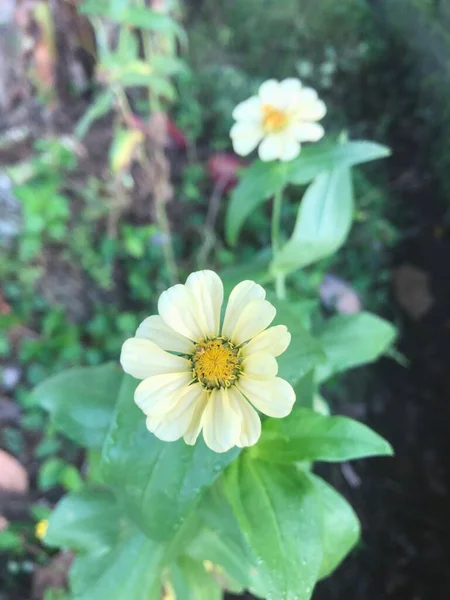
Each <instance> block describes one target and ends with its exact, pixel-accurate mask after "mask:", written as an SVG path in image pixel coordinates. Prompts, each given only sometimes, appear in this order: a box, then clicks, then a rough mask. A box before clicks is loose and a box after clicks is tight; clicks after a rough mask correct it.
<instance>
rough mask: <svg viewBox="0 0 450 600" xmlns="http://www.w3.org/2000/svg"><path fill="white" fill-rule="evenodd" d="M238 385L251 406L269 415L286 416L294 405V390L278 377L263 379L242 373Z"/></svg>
mask: <svg viewBox="0 0 450 600" xmlns="http://www.w3.org/2000/svg"><path fill="white" fill-rule="evenodd" d="M238 386H239V389H240V390H241V392H242V393H243V394H244V396H245V397H246V398H248V400H249V401H250V402H251V403H252V404H253V406H254V407H255V408H257V409H258V410H259V411H260V412H262V413H264V414H265V415H268V416H269V417H277V418H281V417H286V416H287V415H288V414H289V413H290V412H291V410H292V407H293V406H294V402H295V392H294V390H293V388H292V386H291V385H290V384H289V383H288V382H287V381H285V380H284V379H281V378H280V377H275V378H274V379H269V380H263V379H251V378H250V377H245V375H244V376H243V377H241V378H240V379H239V382H238Z"/></svg>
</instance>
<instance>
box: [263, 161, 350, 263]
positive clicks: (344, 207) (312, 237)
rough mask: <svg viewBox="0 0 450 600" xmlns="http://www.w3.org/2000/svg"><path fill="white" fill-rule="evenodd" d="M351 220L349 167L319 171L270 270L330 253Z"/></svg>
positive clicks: (335, 247) (309, 261) (343, 237)
mask: <svg viewBox="0 0 450 600" xmlns="http://www.w3.org/2000/svg"><path fill="white" fill-rule="evenodd" d="M352 219H353V189H352V183H351V174H350V169H349V168H347V167H340V168H337V169H333V170H332V171H326V172H324V173H321V174H320V175H318V176H317V178H316V179H315V180H314V182H313V183H312V184H311V185H310V186H309V188H308V189H307V190H306V193H305V195H304V197H303V200H302V202H301V204H300V208H299V211H298V215H297V221H296V223H295V227H294V231H293V233H292V236H291V237H290V239H289V240H288V241H287V242H286V244H285V245H284V246H283V247H282V248H281V250H280V252H279V253H278V254H277V255H276V256H275V257H274V259H273V261H272V265H271V270H272V272H274V273H277V272H283V273H288V272H290V271H294V270H296V269H299V268H301V267H305V266H307V265H310V264H312V263H314V262H316V261H318V260H321V259H322V258H325V257H327V256H330V255H331V254H333V253H334V252H336V250H338V248H340V247H341V246H342V244H343V243H344V242H345V240H346V238H347V235H348V233H349V231H350V227H351V224H352Z"/></svg>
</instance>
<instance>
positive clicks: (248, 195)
mask: <svg viewBox="0 0 450 600" xmlns="http://www.w3.org/2000/svg"><path fill="white" fill-rule="evenodd" d="M389 154H390V152H389V149H388V148H386V147H385V146H381V145H380V144H375V143H373V142H367V141H352V142H342V143H338V142H335V141H334V142H330V141H328V140H323V141H322V142H320V143H318V144H311V145H309V146H307V147H306V148H303V149H302V151H301V153H300V156H299V157H298V158H297V159H296V160H294V161H292V162H290V163H284V164H280V163H278V162H277V161H273V162H270V163H264V162H262V161H259V160H256V161H255V162H254V163H253V164H252V165H251V166H250V167H248V168H247V169H246V170H245V171H244V172H243V173H242V176H241V179H240V181H239V184H238V186H237V187H236V188H235V189H234V191H233V193H232V195H231V199H230V204H229V206H228V212H227V215H226V221H225V229H226V238H227V241H228V243H230V244H235V243H236V241H237V238H238V235H239V232H240V230H241V228H242V225H243V224H244V222H245V221H246V219H247V218H248V217H249V216H250V215H251V214H252V212H253V211H254V210H255V209H256V208H257V207H258V206H259V205H260V204H262V203H263V202H264V201H265V200H267V199H268V198H270V197H272V196H273V195H274V194H276V193H277V192H278V191H280V190H282V189H283V188H284V187H285V186H286V185H287V184H294V185H303V184H306V183H309V182H310V181H312V180H313V179H314V178H315V177H317V175H319V173H321V172H322V171H331V170H333V169H335V168H337V167H351V166H353V165H357V164H361V163H365V162H369V161H371V160H376V159H379V158H384V157H386V156H389Z"/></svg>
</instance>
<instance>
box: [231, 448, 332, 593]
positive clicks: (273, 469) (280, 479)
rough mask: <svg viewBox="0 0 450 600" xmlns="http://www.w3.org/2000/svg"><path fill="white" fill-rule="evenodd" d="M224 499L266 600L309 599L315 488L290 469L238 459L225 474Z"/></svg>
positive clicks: (315, 554)
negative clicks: (252, 556) (251, 557)
mask: <svg viewBox="0 0 450 600" xmlns="http://www.w3.org/2000/svg"><path fill="white" fill-rule="evenodd" d="M225 485H226V491H227V495H228V498H229V500H230V503H231V505H232V506H233V510H234V513H235V515H236V518H237V519H238V521H239V524H240V526H241V528H242V531H243V533H244V535H245V536H246V537H247V539H248V542H249V544H250V546H251V548H252V550H253V552H254V553H255V555H256V556H257V557H258V570H259V575H260V577H261V580H262V582H263V584H264V587H265V598H267V600H308V599H309V598H311V595H312V591H313V587H314V584H315V582H316V580H317V576H318V573H319V569H320V565H321V562H322V543H321V522H320V511H319V506H318V502H317V498H316V493H315V488H314V486H313V484H312V483H311V481H310V480H309V479H308V477H307V476H306V475H305V474H304V473H303V472H301V471H299V470H297V469H296V468H295V467H286V466H285V467H280V466H279V465H276V466H273V465H269V464H264V463H261V462H260V461H254V460H252V459H251V458H250V457H249V456H248V455H244V456H243V457H242V458H241V459H240V460H238V461H236V462H235V463H234V464H233V465H232V466H231V467H230V469H229V470H228V471H227V473H226V476H225Z"/></svg>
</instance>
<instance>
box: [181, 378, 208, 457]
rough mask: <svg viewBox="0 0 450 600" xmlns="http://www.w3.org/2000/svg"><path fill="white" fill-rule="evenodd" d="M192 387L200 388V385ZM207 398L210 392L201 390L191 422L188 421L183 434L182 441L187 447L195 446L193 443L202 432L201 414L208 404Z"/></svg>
mask: <svg viewBox="0 0 450 600" xmlns="http://www.w3.org/2000/svg"><path fill="white" fill-rule="evenodd" d="M194 385H198V386H199V387H201V386H200V384H194ZM209 397H210V392H206V391H205V390H204V389H203V388H202V390H201V394H200V396H199V399H198V400H197V402H196V403H195V406H194V411H193V413H192V417H191V421H190V423H189V426H188V428H187V429H186V432H185V434H184V441H185V442H186V444H188V445H189V446H193V445H194V444H195V442H196V441H197V438H198V436H199V434H200V431H201V430H202V426H203V414H204V412H205V408H206V405H207V403H208V400H209Z"/></svg>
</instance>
